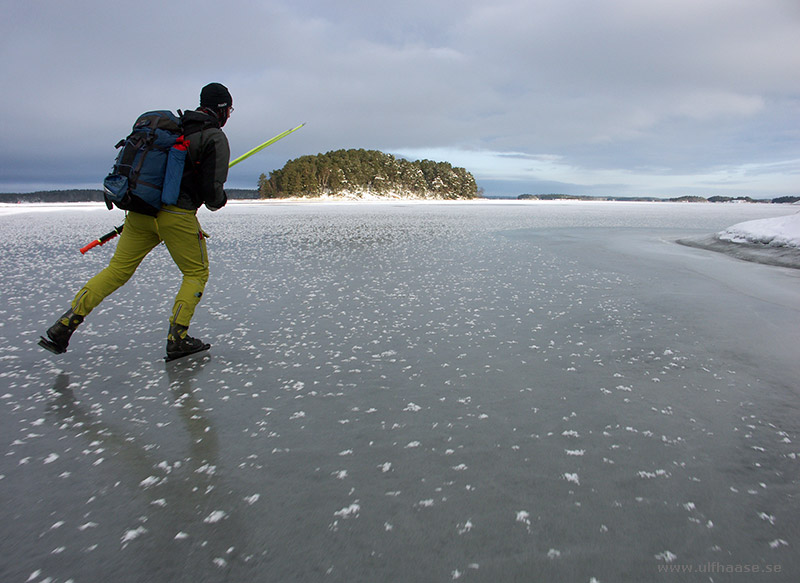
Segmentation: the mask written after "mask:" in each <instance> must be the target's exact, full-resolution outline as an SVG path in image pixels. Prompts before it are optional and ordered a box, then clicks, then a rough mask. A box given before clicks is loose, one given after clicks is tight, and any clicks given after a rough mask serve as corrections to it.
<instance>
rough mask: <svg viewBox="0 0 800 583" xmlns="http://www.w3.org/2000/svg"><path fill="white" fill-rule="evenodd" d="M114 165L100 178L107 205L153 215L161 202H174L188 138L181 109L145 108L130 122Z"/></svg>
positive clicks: (176, 196) (178, 189) (187, 146)
mask: <svg viewBox="0 0 800 583" xmlns="http://www.w3.org/2000/svg"><path fill="white" fill-rule="evenodd" d="M116 147H117V148H122V149H121V150H120V152H119V154H117V158H116V160H115V161H114V169H113V170H112V171H111V173H110V174H109V175H108V176H106V178H105V180H103V191H104V193H105V200H106V206H108V208H109V209H111V208H113V207H112V204H113V205H115V206H117V207H118V208H121V209H123V210H128V211H134V212H137V213H142V214H146V215H150V216H156V215H157V214H158V211H159V209H161V205H162V204H175V203H176V202H177V200H178V194H179V192H180V185H181V178H182V177H183V167H184V163H185V161H186V155H187V150H188V148H189V141H188V140H186V139H185V138H184V136H183V127H182V123H181V112H180V111H178V115H175V114H173V113H172V112H171V111H166V110H162V111H148V112H147V113H143V114H142V115H140V116H139V117H138V118H137V120H136V123H134V124H133V131H132V132H131V133H130V135H129V136H128V137H127V138H125V139H124V140H120V142H119V143H118V144H117V146H116Z"/></svg>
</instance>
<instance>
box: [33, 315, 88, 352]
mask: <svg viewBox="0 0 800 583" xmlns="http://www.w3.org/2000/svg"><path fill="white" fill-rule="evenodd" d="M81 322H83V316H79V315H77V314H76V313H75V312H73V311H72V309H69V310H67V311H66V312H64V314H63V315H62V316H61V317H60V318H59V319H58V321H57V322H56V323H55V324H53V325H52V326H50V328H48V329H47V338H45V337H44V336H40V337H39V346H41V347H42V348H44V349H46V350H49V351H50V352H52V353H53V354H64V353H65V352H66V351H67V345H69V339H70V337H71V336H72V333H73V332H75V329H76V328H77V327H78V326H79V325H80V323H81Z"/></svg>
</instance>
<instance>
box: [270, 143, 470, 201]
mask: <svg viewBox="0 0 800 583" xmlns="http://www.w3.org/2000/svg"><path fill="white" fill-rule="evenodd" d="M258 192H259V194H260V196H261V198H295V197H301V198H318V197H346V198H365V199H370V198H416V199H472V198H477V197H478V188H477V186H476V184H475V178H474V177H473V176H472V174H470V173H469V172H467V171H466V170H465V169H464V168H456V167H453V166H452V165H451V164H449V163H448V162H433V161H431V160H417V161H415V162H411V161H409V160H405V159H403V158H395V157H394V156H392V155H391V154H385V153H383V152H379V151H377V150H363V149H358V150H336V151H331V152H327V153H325V154H317V155H310V156H301V157H300V158H296V159H294V160H290V161H289V162H287V163H286V165H285V166H284V167H283V168H281V169H280V170H273V171H272V172H271V173H270V175H269V176H267V175H265V174H262V175H261V177H260V178H259V181H258Z"/></svg>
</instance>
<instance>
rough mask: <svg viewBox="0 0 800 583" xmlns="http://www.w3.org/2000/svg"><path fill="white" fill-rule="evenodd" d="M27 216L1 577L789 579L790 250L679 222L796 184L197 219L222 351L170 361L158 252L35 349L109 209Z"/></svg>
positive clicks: (6, 424)
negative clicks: (721, 201) (681, 241)
mask: <svg viewBox="0 0 800 583" xmlns="http://www.w3.org/2000/svg"><path fill="white" fill-rule="evenodd" d="M12 210H13V211H14V213H13V214H10V213H5V214H3V213H0V274H2V279H0V299H1V300H2V301H1V302H0V315H2V318H0V348H2V352H0V354H1V355H2V356H0V359H1V360H2V365H0V366H2V368H0V443H2V446H3V448H4V450H3V456H2V458H0V523H1V524H2V527H0V528H2V539H0V540H3V554H2V556H3V558H2V561H0V580H2V581H31V583H34V582H37V583H39V582H43V581H48V580H49V581H53V582H55V581H59V582H64V581H69V580H72V581H75V582H79V581H107V580H113V581H117V582H119V583H124V582H128V581H131V582H132V581H141V580H152V581H183V580H198V581H267V580H269V581H321V580H322V581H337V582H338V581H400V582H402V581H409V582H410V581H414V582H419V581H451V580H454V579H458V580H460V581H597V582H603V583H607V582H610V581H615V582H620V581H636V582H639V581H653V580H692V581H694V580H702V581H708V580H711V579H713V580H723V578H722V576H719V577H717V576H715V575H714V574H713V573H709V572H708V571H707V570H706V572H705V574H703V575H701V576H700V578H697V577H696V576H695V575H693V576H692V577H691V578H687V576H686V575H680V574H677V569H679V568H685V567H686V566H691V567H693V568H694V569H695V570H700V569H702V568H703V567H704V566H707V565H709V564H716V565H720V566H721V568H724V567H725V566H728V567H732V568H733V567H735V566H736V565H740V566H741V565H759V566H760V567H762V568H764V569H766V567H767V566H771V567H772V568H773V572H772V573H770V575H769V580H770V581H795V580H796V578H797V574H798V573H800V558H799V557H798V554H797V552H796V549H797V546H798V545H800V536H798V535H800V526H798V525H800V508H799V507H798V504H797V500H796V497H797V487H798V479H800V465H799V464H800V458H798V455H799V454H800V447H798V429H800V416H798V405H800V394H798V384H797V379H798V378H800V364H798V362H799V361H798V358H797V356H798V352H797V347H798V345H800V327H799V326H798V325H797V324H798V322H800V318H799V317H798V316H799V315H800V285H798V284H799V283H800V271H798V270H794V269H785V268H780V267H773V266H767V265H762V264H757V263H748V262H742V261H738V260H735V259H733V258H730V257H727V256H725V255H722V254H716V253H709V252H707V251H705V250H702V249H695V248H689V247H684V246H680V245H676V244H675V243H674V242H675V240H677V239H678V238H683V237H697V236H701V235H705V234H708V233H719V232H720V231H722V230H724V229H727V228H729V227H730V226H731V225H737V224H740V223H743V222H747V221H750V220H759V219H768V218H776V217H781V216H785V215H787V214H789V213H790V212H791V210H793V209H792V207H786V206H780V205H711V204H708V205H705V204H697V205H679V204H674V203H669V204H667V203H665V204H658V203H483V202H477V203H419V204H410V203H404V202H393V203H365V204H356V203H352V204H347V203H341V204H313V203H306V204H280V203H277V204H276V203H272V204H233V205H230V206H229V207H228V208H226V209H223V210H222V211H220V212H218V213H215V214H210V213H207V212H201V214H200V220H201V222H202V223H203V226H204V228H205V230H206V231H208V233H209V234H210V235H211V237H210V239H209V241H208V243H209V253H210V255H211V279H210V281H209V285H208V287H207V289H206V294H205V297H204V298H203V302H202V303H201V304H200V306H199V307H198V310H197V314H196V317H195V321H194V323H193V325H192V333H193V334H195V335H197V336H199V337H201V338H205V339H207V340H208V341H210V342H211V344H212V348H211V351H210V352H209V353H208V354H205V355H201V356H198V357H194V358H190V359H187V360H180V361H175V362H173V363H170V364H165V363H163V362H162V361H161V360H160V358H161V356H162V355H163V351H164V345H165V336H166V318H167V317H168V313H169V309H170V306H171V304H172V297H173V294H174V293H175V291H176V290H177V286H178V279H179V274H178V272H177V268H175V266H174V265H173V264H172V262H171V260H170V258H169V256H168V254H167V252H166V250H165V249H164V248H163V247H159V248H157V249H156V250H154V252H153V253H151V255H150V256H149V257H148V258H147V259H146V260H145V262H144V263H143V264H142V266H141V267H140V269H139V272H138V273H137V274H136V275H135V276H134V278H133V279H132V280H131V281H130V282H129V283H128V284H127V285H126V286H125V287H123V288H121V289H120V290H119V291H118V292H117V293H115V294H114V295H113V296H111V297H110V298H108V299H107V300H106V301H105V302H104V303H103V304H101V306H100V307H99V308H98V309H97V310H95V312H94V313H92V314H91V315H90V316H89V317H88V318H87V320H86V322H85V323H84V324H83V325H82V326H81V328H80V329H79V331H78V332H77V333H76V335H75V337H74V339H73V341H72V343H71V345H70V349H69V351H68V352H67V353H66V354H65V355H62V356H53V355H51V354H49V353H46V352H44V351H42V350H41V349H40V348H39V347H38V346H37V345H36V340H37V339H38V336H39V335H40V334H41V333H42V332H43V331H44V330H45V329H46V327H47V326H48V325H49V324H50V323H52V320H53V318H54V317H55V316H57V315H58V314H60V313H61V311H62V310H63V309H64V308H65V307H66V305H67V303H68V301H69V299H70V298H71V296H72V294H73V293H74V292H75V290H76V289H78V288H79V287H80V286H81V285H82V284H83V283H84V282H85V280H86V279H88V278H89V277H91V276H92V275H94V274H95V273H96V272H97V271H98V270H99V269H101V268H102V267H104V266H105V264H106V263H107V261H108V258H109V257H110V256H111V254H112V253H113V249H114V246H115V243H114V242H111V243H108V244H107V245H105V246H104V247H99V248H96V249H93V250H92V251H90V252H89V253H87V254H86V255H85V256H82V255H80V253H79V252H78V249H79V248H80V247H81V246H83V245H84V244H86V243H87V242H88V241H90V240H92V239H94V238H96V237H97V236H98V235H101V234H103V233H105V232H107V231H109V230H110V227H111V226H113V225H117V224H120V223H121V213H118V212H116V211H115V212H112V213H109V212H108V211H106V210H105V208H104V207H102V206H100V205H94V206H92V205H84V206H80V207H76V206H71V205H64V206H61V207H45V206H40V207H37V210H35V211H32V210H29V209H27V208H24V207H19V208H14V209H12ZM787 211H788V212H787ZM776 566H777V567H779V568H780V571H779V572H775V568H776ZM665 568H675V569H676V573H675V574H669V575H661V574H660V573H663V572H664V571H663V569H665ZM683 572H684V573H685V571H683ZM722 572H723V571H720V573H722ZM737 576H739V577H741V578H740V579H737V578H736V577H737ZM681 577H683V579H682V578H681ZM752 577H753V575H752V574H750V575H745V574H742V575H736V574H735V573H734V574H732V575H729V574H725V579H724V580H726V581H751V580H752Z"/></svg>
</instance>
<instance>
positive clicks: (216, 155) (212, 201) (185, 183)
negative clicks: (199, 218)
mask: <svg viewBox="0 0 800 583" xmlns="http://www.w3.org/2000/svg"><path fill="white" fill-rule="evenodd" d="M183 134H184V136H185V137H186V139H188V140H189V155H188V156H187V158H186V166H185V167H184V170H183V179H182V180H181V191H180V195H179V196H178V202H177V203H176V206H178V207H180V208H184V209H192V210H194V209H198V208H200V207H201V206H202V205H203V204H205V205H206V206H207V207H208V208H209V209H210V210H217V209H220V208H222V207H223V206H225V203H227V202H228V197H227V195H226V194H225V190H224V189H223V185H224V184H225V181H226V180H227V179H228V163H229V162H230V157H231V150H230V146H229V145H228V138H227V136H225V133H224V132H223V131H222V129H221V128H220V127H219V121H218V120H217V117H216V116H215V115H214V114H212V113H209V112H206V111H204V110H203V109H198V110H196V111H187V112H186V113H184V114H183Z"/></svg>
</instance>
